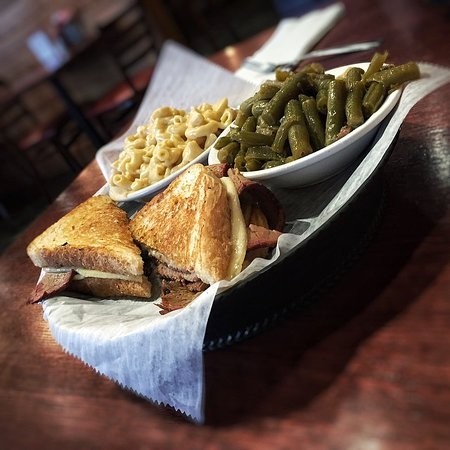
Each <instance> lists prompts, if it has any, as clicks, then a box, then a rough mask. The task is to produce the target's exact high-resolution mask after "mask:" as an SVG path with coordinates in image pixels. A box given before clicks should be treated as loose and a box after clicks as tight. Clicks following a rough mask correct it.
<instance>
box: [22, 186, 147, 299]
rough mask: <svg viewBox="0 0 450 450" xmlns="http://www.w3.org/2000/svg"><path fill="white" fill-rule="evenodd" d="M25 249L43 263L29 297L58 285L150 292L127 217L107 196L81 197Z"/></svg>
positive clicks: (106, 293)
mask: <svg viewBox="0 0 450 450" xmlns="http://www.w3.org/2000/svg"><path fill="white" fill-rule="evenodd" d="M27 253H28V256H29V257H30V259H31V260H32V261H33V263H34V264H35V265H36V266H38V267H41V268H42V269H43V272H42V276H41V278H40V280H39V282H38V284H37V285H36V288H35V289H34V291H33V293H32V295H31V298H30V299H29V301H30V302H31V303H34V302H37V301H40V300H43V299H45V298H48V297H51V296H54V295H55V294H57V293H59V292H61V291H74V292H81V293H84V294H88V295H93V296H94V297H101V298H104V297H142V298H148V297H150V295H151V283H150V281H149V280H148V279H147V277H146V276H145V275H144V262H143V259H142V256H141V250H140V248H139V247H138V246H137V245H136V244H135V243H134V241H133V238H132V236H131V232H130V229H129V218H128V216H127V214H126V213H125V211H123V210H122V209H121V208H119V207H118V206H117V205H116V203H115V202H113V201H112V200H111V199H110V198H109V197H107V196H104V195H99V196H94V197H91V198H89V199H88V200H86V201H85V202H83V203H81V204H80V205H79V206H77V207H76V208H75V209H73V210H72V211H70V212H69V213H68V214H66V215H65V216H63V217H62V218H61V219H60V220H58V221H57V222H56V223H54V224H53V225H51V226H50V227H49V228H47V229H46V230H45V231H44V232H43V233H42V234H40V235H39V236H37V237H36V238H35V239H34V240H33V241H32V242H31V243H30V244H29V245H28V247H27Z"/></svg>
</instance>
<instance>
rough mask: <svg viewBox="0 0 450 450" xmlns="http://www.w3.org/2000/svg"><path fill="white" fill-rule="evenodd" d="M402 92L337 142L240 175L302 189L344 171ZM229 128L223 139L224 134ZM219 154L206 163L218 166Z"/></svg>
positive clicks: (211, 153)
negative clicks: (269, 166)
mask: <svg viewBox="0 0 450 450" xmlns="http://www.w3.org/2000/svg"><path fill="white" fill-rule="evenodd" d="M368 66H369V63H359V64H350V65H347V66H342V67H338V68H336V69H333V70H329V71H327V73H330V74H332V75H335V76H339V75H342V74H343V73H344V72H345V71H346V70H347V69H348V68H350V67H360V68H361V69H364V70H366V69H367V67H368ZM400 95H401V89H396V90H395V91H393V92H392V93H390V94H389V95H388V96H387V97H386V99H385V101H384V102H383V104H382V105H381V107H380V108H379V109H378V110H377V111H376V112H375V113H374V114H372V116H371V117H369V119H368V120H367V121H366V122H365V123H364V124H362V125H361V126H359V127H358V128H356V129H355V130H353V131H351V132H350V133H349V134H347V135H346V136H344V137H342V138H341V139H339V140H338V141H336V142H334V143H333V144H330V145H328V146H326V147H324V148H322V149H320V150H317V151H316V152H314V153H311V154H309V155H307V156H304V157H303V158H300V159H297V160H295V161H292V162H289V163H286V164H283V165H281V166H277V167H272V168H270V169H263V170H254V171H252V172H242V175H244V176H245V177H246V178H249V179H251V180H256V181H260V182H262V183H265V184H268V185H270V186H274V187H301V186H307V185H311V184H316V183H319V182H321V181H324V180H326V179H327V178H330V177H331V176H333V175H335V174H337V173H339V172H340V171H342V170H344V169H345V168H346V167H348V165H349V164H350V163H351V162H352V161H353V160H354V159H355V158H356V157H357V156H358V155H359V154H360V153H361V152H362V151H363V150H364V149H366V148H367V147H368V145H369V144H370V142H371V140H372V139H373V138H374V136H375V134H376V132H377V130H378V128H379V126H380V125H381V123H382V122H383V120H384V119H385V118H386V116H387V115H388V114H389V113H390V112H391V111H392V109H393V108H394V107H395V105H396V104H397V102H398V100H399V99H400ZM228 131H229V127H228V128H227V129H225V130H224V131H223V133H222V136H224V135H226V134H227V133H228ZM217 154H218V151H217V149H216V148H215V147H214V145H213V146H212V148H211V149H210V150H209V155H208V164H210V165H211V164H218V163H220V161H219V159H218V157H217Z"/></svg>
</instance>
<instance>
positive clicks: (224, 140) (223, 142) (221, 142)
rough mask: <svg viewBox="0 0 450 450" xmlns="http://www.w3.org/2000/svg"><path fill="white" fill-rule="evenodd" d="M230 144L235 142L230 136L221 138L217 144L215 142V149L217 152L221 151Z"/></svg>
mask: <svg viewBox="0 0 450 450" xmlns="http://www.w3.org/2000/svg"><path fill="white" fill-rule="evenodd" d="M230 142H233V140H232V139H231V137H230V136H229V135H227V136H221V137H220V138H219V139H217V140H216V142H214V147H215V148H216V149H217V150H219V149H221V148H223V147H225V146H226V145H228V144H229V143H230Z"/></svg>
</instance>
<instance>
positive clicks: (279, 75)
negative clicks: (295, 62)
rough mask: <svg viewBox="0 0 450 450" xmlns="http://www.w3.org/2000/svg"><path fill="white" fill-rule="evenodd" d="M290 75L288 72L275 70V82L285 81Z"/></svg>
mask: <svg viewBox="0 0 450 450" xmlns="http://www.w3.org/2000/svg"><path fill="white" fill-rule="evenodd" d="M291 75H292V72H291V71H289V70H283V69H276V70H275V81H286V79H287V78H289V77H290V76H291Z"/></svg>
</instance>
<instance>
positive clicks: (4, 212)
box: [0, 202, 11, 220]
mask: <svg viewBox="0 0 450 450" xmlns="http://www.w3.org/2000/svg"><path fill="white" fill-rule="evenodd" d="M0 217H1V218H2V219H5V220H8V219H10V218H11V215H10V214H9V212H8V209H7V208H6V206H5V205H4V204H3V203H2V202H0Z"/></svg>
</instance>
